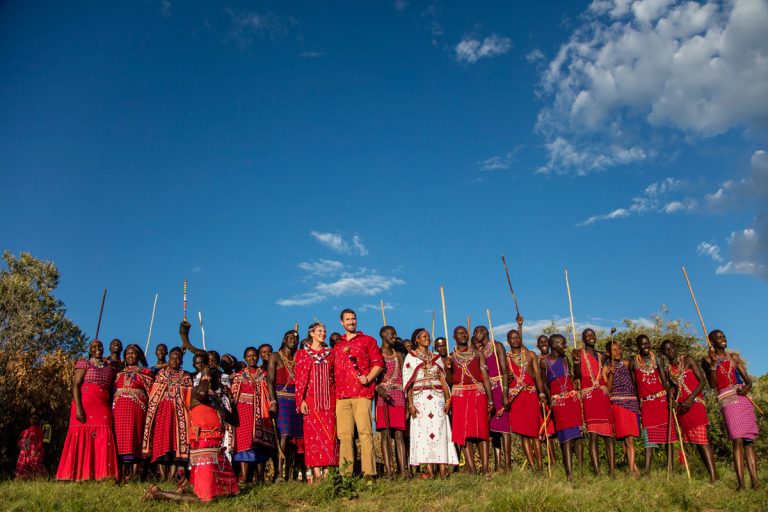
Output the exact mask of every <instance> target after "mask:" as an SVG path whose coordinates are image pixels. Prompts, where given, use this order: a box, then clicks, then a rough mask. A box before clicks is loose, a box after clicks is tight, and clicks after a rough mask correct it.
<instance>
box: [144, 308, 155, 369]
mask: <svg viewBox="0 0 768 512" xmlns="http://www.w3.org/2000/svg"><path fill="white" fill-rule="evenodd" d="M156 307H157V294H155V303H154V304H152V318H150V320H149V334H148V335H147V344H146V346H145V347H144V354H146V353H147V352H149V339H150V338H151V337H152V324H154V323H155V308H156Z"/></svg>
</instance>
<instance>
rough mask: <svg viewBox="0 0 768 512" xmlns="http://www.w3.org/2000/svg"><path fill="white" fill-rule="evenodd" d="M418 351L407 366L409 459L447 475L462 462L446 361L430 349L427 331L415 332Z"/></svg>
mask: <svg viewBox="0 0 768 512" xmlns="http://www.w3.org/2000/svg"><path fill="white" fill-rule="evenodd" d="M411 339H412V340H414V341H415V342H416V345H417V348H416V350H414V351H412V352H411V353H409V354H408V356H407V357H406V358H405V364H404V366H403V381H404V382H405V390H406V393H407V394H408V411H409V413H410V416H411V446H410V457H408V460H409V462H410V464H411V465H412V466H418V465H420V464H426V466H427V474H428V475H429V476H430V477H433V476H434V470H433V469H432V467H433V465H434V464H437V465H438V467H439V471H440V476H441V477H443V478H445V477H446V476H447V473H448V471H447V466H448V465H456V464H458V463H459V460H458V458H457V457H456V450H455V449H454V447H453V443H451V423H450V421H449V420H448V410H449V409H450V408H451V391H450V389H448V384H447V382H446V379H445V369H444V368H443V360H442V359H441V358H440V355H439V354H435V353H434V352H432V351H430V350H429V345H430V340H429V333H428V332H427V330H426V329H424V328H419V329H416V330H415V331H413V334H412V335H411Z"/></svg>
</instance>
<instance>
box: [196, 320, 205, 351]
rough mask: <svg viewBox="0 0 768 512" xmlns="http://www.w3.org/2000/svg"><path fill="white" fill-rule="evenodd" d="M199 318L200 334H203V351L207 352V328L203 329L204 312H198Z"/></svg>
mask: <svg viewBox="0 0 768 512" xmlns="http://www.w3.org/2000/svg"><path fill="white" fill-rule="evenodd" d="M197 318H199V319H200V332H202V333H203V350H205V351H206V352H207V351H208V349H207V348H205V327H203V312H202V311H198V312H197Z"/></svg>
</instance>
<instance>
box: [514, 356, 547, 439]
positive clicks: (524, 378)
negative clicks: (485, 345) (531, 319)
mask: <svg viewBox="0 0 768 512" xmlns="http://www.w3.org/2000/svg"><path fill="white" fill-rule="evenodd" d="M520 354H521V355H522V356H523V357H522V360H519V359H517V357H516V356H515V354H514V353H512V352H507V366H508V367H509V370H510V374H509V400H510V402H511V407H510V409H509V424H510V427H511V429H512V432H513V433H515V434H519V435H521V436H525V437H538V435H539V429H540V427H541V424H542V421H543V420H544V418H542V416H541V406H540V405H539V404H540V402H539V396H538V394H537V393H536V381H534V380H533V376H532V375H531V374H530V373H528V372H527V371H525V367H526V365H527V362H526V361H525V352H522V351H521V352H520Z"/></svg>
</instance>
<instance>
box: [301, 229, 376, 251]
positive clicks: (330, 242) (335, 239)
mask: <svg viewBox="0 0 768 512" xmlns="http://www.w3.org/2000/svg"><path fill="white" fill-rule="evenodd" d="M309 234H310V236H311V237H312V238H314V239H315V240H317V241H318V242H320V243H321V244H322V245H324V246H326V247H328V248H329V249H331V250H333V251H336V252H338V253H342V254H357V255H360V256H367V255H368V248H367V247H365V244H363V239H362V238H360V236H358V235H353V236H352V241H351V242H349V241H347V240H345V239H344V237H343V236H342V235H341V234H340V233H321V232H319V231H311V232H310V233H309Z"/></svg>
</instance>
